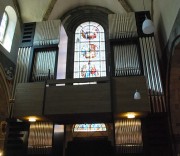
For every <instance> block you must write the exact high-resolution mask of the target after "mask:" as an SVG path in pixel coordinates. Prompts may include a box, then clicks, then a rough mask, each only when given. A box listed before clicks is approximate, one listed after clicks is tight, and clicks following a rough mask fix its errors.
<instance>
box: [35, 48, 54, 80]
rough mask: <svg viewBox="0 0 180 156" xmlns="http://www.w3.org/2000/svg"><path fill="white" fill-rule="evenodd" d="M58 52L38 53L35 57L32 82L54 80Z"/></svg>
mask: <svg viewBox="0 0 180 156" xmlns="http://www.w3.org/2000/svg"><path fill="white" fill-rule="evenodd" d="M55 58H56V51H55V50H54V51H53V50H51V51H38V52H36V53H35V56H34V64H33V72H32V75H33V76H32V80H33V81H45V80H47V79H54V74H55V73H54V72H55V71H54V68H55Z"/></svg>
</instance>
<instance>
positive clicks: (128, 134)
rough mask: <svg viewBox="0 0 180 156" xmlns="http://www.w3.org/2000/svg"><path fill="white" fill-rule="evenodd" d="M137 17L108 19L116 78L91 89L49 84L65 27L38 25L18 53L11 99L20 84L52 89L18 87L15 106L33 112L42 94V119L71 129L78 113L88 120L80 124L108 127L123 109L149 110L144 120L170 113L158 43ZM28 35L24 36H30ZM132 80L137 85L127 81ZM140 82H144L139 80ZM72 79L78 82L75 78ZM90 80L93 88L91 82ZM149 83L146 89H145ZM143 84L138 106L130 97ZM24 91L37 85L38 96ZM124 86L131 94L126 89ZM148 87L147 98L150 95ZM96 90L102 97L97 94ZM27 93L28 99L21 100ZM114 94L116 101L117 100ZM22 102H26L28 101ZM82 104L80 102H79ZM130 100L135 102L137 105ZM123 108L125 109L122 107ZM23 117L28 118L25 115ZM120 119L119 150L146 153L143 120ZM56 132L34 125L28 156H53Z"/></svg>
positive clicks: (47, 126) (54, 23)
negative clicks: (48, 155) (98, 122)
mask: <svg viewBox="0 0 180 156" xmlns="http://www.w3.org/2000/svg"><path fill="white" fill-rule="evenodd" d="M136 18H137V17H136V13H127V14H110V15H109V16H108V20H109V39H110V48H111V51H110V52H111V54H112V55H111V58H110V60H111V62H112V64H111V69H112V68H113V69H112V70H111V71H112V72H113V73H112V74H111V76H112V79H110V80H111V81H110V82H109V81H108V83H105V82H106V81H105V79H106V78H105V79H104V80H103V78H102V79H101V78H100V80H101V81H102V83H99V82H98V83H97V84H93V85H92V84H91V86H90V85H89V86H87V85H81V86H75V85H74V86H73V85H72V84H73V82H74V81H70V80H62V81H63V84H65V83H64V81H67V84H65V85H63V86H60V85H59V84H60V83H59V84H58V83H57V82H61V80H50V79H56V72H57V71H56V69H57V68H56V67H57V61H58V60H57V55H58V44H59V42H60V37H59V30H60V25H61V23H60V21H59V20H55V21H53V20H52V21H44V22H39V23H36V24H35V26H34V28H33V31H32V34H33V33H34V34H33V35H31V40H29V41H28V42H27V43H26V44H24V43H22V46H21V47H20V48H19V52H18V58H17V67H16V74H15V80H14V89H13V95H12V96H13V98H14V96H15V89H16V84H17V83H27V82H28V81H33V82H40V81H47V80H49V81H47V82H49V84H47V83H42V82H41V83H42V84H41V83H39V89H40V91H41V92H39V91H38V90H37V89H38V88H37V85H38V83H33V84H34V85H32V84H30V83H29V84H28V85H27V84H25V85H24V84H20V85H19V88H20V87H21V86H25V87H24V88H23V90H21V88H20V89H19V90H18V87H17V93H16V95H17V97H20V98H17V100H16V102H15V104H17V105H18V104H19V106H20V107H21V104H23V106H24V105H25V104H27V105H28V107H26V108H29V107H32V105H31V104H30V103H31V100H30V98H29V97H30V96H29V95H36V94H37V95H40V93H41V94H42V97H43V98H41V100H38V98H37V99H36V101H37V104H38V106H39V107H38V109H39V110H40V112H41V115H42V116H44V117H45V115H46V117H47V118H49V119H50V118H52V120H54V121H59V122H63V124H67V121H68V118H67V117H69V122H71V121H73V122H74V121H75V120H76V121H78V120H77V118H78V116H76V118H75V117H73V114H74V115H76V113H77V114H78V113H79V114H78V115H80V116H79V118H81V117H82V116H81V115H84V114H85V115H87V118H84V120H80V119H79V121H86V120H92V118H94V121H95V117H96V118H97V120H98V118H99V117H101V115H102V116H103V119H104V120H106V121H107V120H108V121H107V122H110V121H111V120H113V119H112V118H111V113H113V115H115V114H117V116H118V114H119V113H120V112H121V111H122V110H123V108H124V110H125V111H126V112H128V111H127V110H126V108H127V107H129V109H133V110H135V111H136V112H138V111H140V112H143V109H138V107H141V106H142V105H143V106H145V109H144V110H146V115H147V113H149V111H150V109H151V112H152V113H156V112H166V106H165V101H164V92H163V87H162V82H161V76H160V70H159V65H158V57H157V51H156V45H155V40H154V37H153V34H151V35H142V34H141V35H140V34H139V31H138V29H141V28H139V27H138V26H137V19H136ZM28 33H29V32H27V34H28ZM27 34H24V35H25V36H26V35H27ZM69 46H70V45H69ZM69 49H73V48H69ZM107 54H108V52H107ZM66 61H69V62H70V63H71V65H72V66H73V60H66ZM69 67H70V66H69ZM72 68H73V67H72ZM107 75H110V74H107ZM130 76H131V78H133V80H129V81H128V78H129V77H130ZM120 77H123V78H122V79H123V81H121V78H120ZM134 77H135V79H134ZM142 77H143V79H144V81H141V79H142ZM144 77H145V78H144ZM137 79H138V80H137ZM74 80H75V81H77V80H76V79H74ZM92 80H93V79H92ZM92 80H91V81H92ZM108 80H109V79H108ZM81 81H84V79H81ZM86 81H87V82H88V83H89V82H90V79H89V80H86ZM120 81H121V83H120ZM93 82H97V79H96V78H95V79H94V81H93ZM122 82H123V83H122ZM127 82H132V84H130V83H129V84H128V85H126V83H127ZM110 83H112V88H113V87H114V88H113V89H112V90H111V89H110ZM44 84H47V85H44ZM122 84H123V85H122ZM146 84H147V86H145V85H146ZM29 85H31V87H29ZM58 85H59V86H58ZM142 85H143V91H142V94H141V95H142V96H143V95H145V96H144V97H143V98H141V100H139V101H135V100H134V99H133V98H132V96H131V95H132V92H133V91H135V89H137V86H138V87H139V86H142ZM26 86H28V87H29V90H30V89H31V88H32V87H33V86H34V87H33V88H32V89H34V90H35V91H36V92H35V91H34V92H33V91H31V90H30V92H32V93H34V94H29V93H28V92H27V91H29V90H28V89H27V90H26ZM127 86H128V87H127ZM129 86H130V87H129ZM123 87H124V88H125V89H127V90H122V88H123ZM131 87H133V89H134V90H133V91H131V90H130V89H129V88H131ZM139 88H140V87H139ZM144 88H145V89H144ZM147 88H148V95H147V92H146V89H147ZM98 89H99V91H100V92H98ZM24 90H26V92H24ZM113 90H114V92H116V93H117V94H113V95H112V94H111V92H113ZM18 91H19V92H18ZM24 93H25V94H26V96H22V95H24ZM126 93H127V94H126ZM92 95H93V97H92ZM104 95H105V96H104ZM114 95H115V97H113V96H114ZM120 95H121V96H122V98H121V97H120ZM126 95H127V96H126ZM129 95H130V96H129ZM111 96H112V98H111ZM24 97H25V98H24ZM32 97H34V96H32ZM106 98H108V100H106ZM148 98H149V99H148ZM21 99H25V100H24V101H25V102H24V101H23V100H21ZM26 99H28V100H26ZM31 99H33V98H31ZM123 99H124V101H123ZM144 99H145V100H144ZM18 100H19V101H18ZM63 100H64V101H63ZM78 100H79V101H80V102H78ZM113 100H114V101H113ZM148 100H149V101H148ZM29 101H30V102H29ZM104 101H105V102H104ZM115 101H116V102H115ZM132 101H133V102H134V105H133V106H132V103H133V102H132ZM142 101H143V102H144V103H143V102H142ZM123 102H124V103H125V104H127V105H125V104H124V103H123ZM66 103H67V104H66ZM86 103H87V106H86V105H85V104H86ZM106 103H107V106H106ZM149 103H150V105H149ZM35 104H36V103H35ZM70 104H71V107H70ZM113 104H114V105H113ZM123 104H124V106H125V107H123V106H122V105H123ZM111 105H113V106H112V108H113V109H114V110H113V109H112V110H111ZM146 106H147V107H146ZM150 106H151V108H150ZM41 107H42V109H41ZM130 107H131V108H130ZM16 108H17V109H16ZM16 108H14V110H15V111H16V113H14V114H15V115H16V114H19V112H20V109H19V107H18V106H16ZM34 108H36V107H34ZM34 108H33V109H34ZM77 108H78V109H79V112H78V111H77V110H78V109H77ZM102 108H103V109H104V110H103V109H102ZM11 109H12V108H11ZM36 110H37V109H36ZM124 110H123V111H124ZM86 111H87V113H86ZM125 111H124V112H125ZM29 112H30V110H29ZM74 112H76V113H74ZM33 113H34V112H33ZM88 113H89V114H91V115H89V114H88ZM121 113H122V112H121ZM24 114H27V113H26V112H25V113H24ZM109 114H110V115H109ZM58 115H59V116H58ZM93 115H94V117H93ZM96 115H97V116H96ZM24 116H25V115H24ZM72 118H73V119H72ZM120 118H122V116H121V117H119V116H118V117H117V118H116V119H115V120H116V121H112V122H114V124H115V129H114V131H115V144H116V145H115V146H116V147H118V148H117V149H118V150H119V151H120V153H140V152H142V148H143V139H142V132H141V121H140V120H139V119H137V120H136V119H132V120H124V119H120ZM99 119H100V118H99ZM52 133H53V125H52V123H37V124H32V125H31V128H30V136H29V145H28V146H29V152H30V153H31V154H34V153H37V151H39V150H40V151H41V153H40V154H42V153H48V152H49V153H50V151H49V149H50V148H51V145H52V140H51V138H52ZM42 149H43V150H42ZM46 149H47V151H46Z"/></svg>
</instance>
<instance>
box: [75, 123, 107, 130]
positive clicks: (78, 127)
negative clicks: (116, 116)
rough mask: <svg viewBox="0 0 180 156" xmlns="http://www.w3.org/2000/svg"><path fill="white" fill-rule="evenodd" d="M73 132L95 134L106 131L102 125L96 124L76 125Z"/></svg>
mask: <svg viewBox="0 0 180 156" xmlns="http://www.w3.org/2000/svg"><path fill="white" fill-rule="evenodd" d="M73 131H74V132H95V131H107V129H106V125H105V124H104V123H97V124H76V125H75V126H74V129H73Z"/></svg>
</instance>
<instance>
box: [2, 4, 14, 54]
mask: <svg viewBox="0 0 180 156" xmlns="http://www.w3.org/2000/svg"><path fill="white" fill-rule="evenodd" d="M5 11H6V13H7V15H8V25H7V28H6V33H5V35H4V39H3V42H2V46H3V47H4V48H5V49H6V50H7V51H8V52H10V51H11V46H12V42H13V37H14V32H15V28H16V23H17V16H16V12H15V11H14V9H13V8H12V7H11V6H6V8H5Z"/></svg>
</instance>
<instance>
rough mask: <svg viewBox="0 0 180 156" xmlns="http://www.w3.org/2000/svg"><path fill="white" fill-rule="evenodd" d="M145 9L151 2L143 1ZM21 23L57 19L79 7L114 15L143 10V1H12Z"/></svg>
mask: <svg viewBox="0 0 180 156" xmlns="http://www.w3.org/2000/svg"><path fill="white" fill-rule="evenodd" d="M144 1H145V5H146V9H147V8H150V4H151V0H144ZM14 4H15V5H16V8H17V10H18V12H19V16H20V18H21V19H22V22H23V23H26V22H38V21H42V20H47V19H57V18H60V17H61V16H62V15H64V14H65V13H66V12H68V11H70V10H72V9H74V8H76V7H80V6H100V7H104V8H106V9H109V10H110V11H112V12H115V13H126V12H129V11H141V10H143V9H144V8H143V0H66V1H64V0H14Z"/></svg>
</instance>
